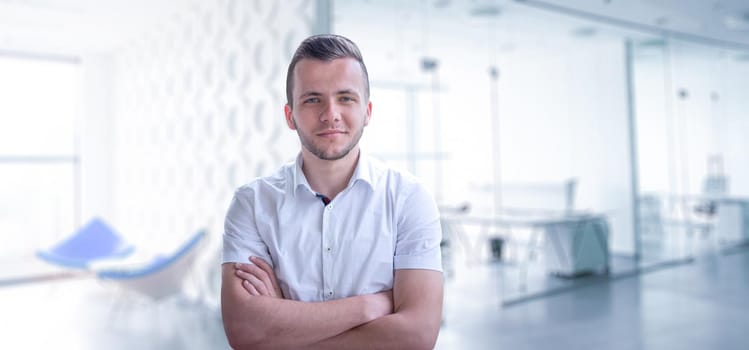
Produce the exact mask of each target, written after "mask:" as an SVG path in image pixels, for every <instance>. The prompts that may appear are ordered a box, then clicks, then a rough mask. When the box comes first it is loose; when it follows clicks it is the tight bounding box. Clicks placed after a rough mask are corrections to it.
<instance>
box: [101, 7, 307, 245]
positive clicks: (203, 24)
mask: <svg viewBox="0 0 749 350" xmlns="http://www.w3.org/2000/svg"><path fill="white" fill-rule="evenodd" d="M315 6H316V3H315V1H314V0H293V1H284V2H281V1H228V0H221V1H193V2H190V3H189V5H188V6H186V7H185V9H184V10H183V11H180V12H179V13H177V14H175V15H174V16H172V17H169V18H164V20H163V22H162V23H161V24H160V25H159V27H157V28H155V29H154V30H150V31H148V32H147V33H146V34H144V35H143V36H142V37H140V38H138V39H137V40H135V41H134V42H132V43H131V44H129V45H127V47H125V48H124V49H123V50H122V51H121V52H119V53H118V54H117V55H116V60H115V71H116V81H115V85H116V95H115V108H114V109H115V123H114V130H115V138H114V149H115V152H114V153H115V162H114V163H115V172H114V184H115V195H114V201H115V213H116V214H115V215H116V223H115V224H116V226H117V227H118V228H120V229H121V230H122V231H123V232H125V233H126V234H127V235H128V236H129V237H131V238H132V239H134V240H136V241H138V240H141V241H143V240H148V241H149V244H151V246H156V245H171V244H172V243H174V242H175V241H177V240H180V239H182V238H183V237H184V236H185V235H187V234H190V233H192V232H194V231H195V230H197V229H199V228H208V229H209V230H210V233H211V237H212V240H213V241H214V242H216V241H218V240H220V237H221V233H222V229H223V218H224V215H225V212H226V209H227V207H228V205H229V201H230V200H231V195H232V193H233V190H234V189H235V188H236V187H238V186H240V185H242V184H244V183H246V182H248V181H250V180H251V179H253V178H254V177H257V176H260V175H265V174H268V173H270V172H272V171H274V170H275V168H277V167H278V166H279V165H281V164H282V163H284V162H286V161H288V160H290V159H292V158H293V157H294V155H295V154H296V151H297V150H298V146H297V145H298V141H296V135H295V134H294V133H293V132H291V131H290V130H288V129H287V128H286V126H285V124H284V122H283V104H284V101H285V97H284V96H285V92H284V83H285V75H286V68H287V65H288V62H289V60H290V56H291V54H292V53H293V50H294V49H295V48H296V46H297V45H298V44H299V42H300V41H301V40H303V39H304V38H305V37H306V36H308V35H309V34H310V33H311V32H312V30H313V29H312V28H319V27H318V25H317V24H316V23H315V16H314V14H315Z"/></svg>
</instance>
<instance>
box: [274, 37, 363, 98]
mask: <svg viewBox="0 0 749 350" xmlns="http://www.w3.org/2000/svg"><path fill="white" fill-rule="evenodd" d="M347 57H350V58H353V59H355V60H356V61H357V62H359V65H360V66H361V69H362V73H363V74H364V85H365V86H364V87H365V89H364V95H365V96H364V97H365V99H366V100H369V74H367V66H365V65H364V59H362V56H361V52H360V51H359V47H358V46H356V44H354V42H353V41H351V40H350V39H348V38H346V37H343V36H341V35H335V34H320V35H313V36H311V37H309V38H307V39H304V41H302V43H301V44H299V47H298V48H297V49H296V52H294V57H293V58H292V59H291V63H289V70H288V72H286V103H287V104H288V105H289V106H290V107H293V104H292V99H293V96H292V90H294V68H295V67H296V65H297V63H299V61H301V60H303V59H305V58H313V59H317V60H322V61H332V60H334V59H337V58H347Z"/></svg>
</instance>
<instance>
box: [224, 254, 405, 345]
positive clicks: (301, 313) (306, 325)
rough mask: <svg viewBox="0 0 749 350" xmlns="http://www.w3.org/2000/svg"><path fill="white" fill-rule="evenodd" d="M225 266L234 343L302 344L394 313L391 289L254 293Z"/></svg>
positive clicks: (227, 316) (228, 330) (226, 299)
mask: <svg viewBox="0 0 749 350" xmlns="http://www.w3.org/2000/svg"><path fill="white" fill-rule="evenodd" d="M232 271H233V268H231V267H228V266H225V269H224V271H223V272H224V282H223V286H222V290H221V300H222V316H223V320H224V328H225V330H226V334H227V337H228V339H229V343H230V345H231V346H232V347H234V348H248V347H251V348H253V349H258V348H264V347H273V348H274V349H278V348H299V347H302V346H305V345H309V344H313V343H315V342H318V341H320V340H323V339H327V338H330V337H333V336H335V335H338V334H340V333H342V332H344V331H346V330H349V329H351V328H354V327H356V326H359V325H361V324H363V323H366V322H369V321H371V320H373V319H375V318H377V317H381V316H383V315H386V314H389V313H391V312H392V296H391V294H390V292H386V293H378V294H370V295H361V296H355V297H350V298H343V299H338V300H332V301H328V302H316V303H315V302H300V301H293V300H284V299H280V298H272V297H266V296H254V295H250V294H249V293H247V292H246V291H245V290H244V288H243V287H242V286H241V283H242V281H241V280H240V279H238V278H236V277H234V276H233V273H232Z"/></svg>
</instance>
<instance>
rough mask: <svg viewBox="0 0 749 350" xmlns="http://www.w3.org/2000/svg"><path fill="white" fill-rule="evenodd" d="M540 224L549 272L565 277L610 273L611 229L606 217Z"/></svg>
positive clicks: (547, 221)
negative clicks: (543, 235) (543, 234)
mask: <svg viewBox="0 0 749 350" xmlns="http://www.w3.org/2000/svg"><path fill="white" fill-rule="evenodd" d="M539 225H540V226H541V227H542V228H543V230H544V233H545V238H546V239H545V240H544V249H543V251H544V257H545V258H546V270H547V271H548V272H549V273H552V274H555V275H557V276H562V277H577V276H581V275H586V274H592V273H596V272H602V273H608V271H609V243H608V242H609V226H608V222H607V220H606V217H605V216H603V215H570V216H566V217H563V218H559V219H557V220H546V221H543V222H540V223H539Z"/></svg>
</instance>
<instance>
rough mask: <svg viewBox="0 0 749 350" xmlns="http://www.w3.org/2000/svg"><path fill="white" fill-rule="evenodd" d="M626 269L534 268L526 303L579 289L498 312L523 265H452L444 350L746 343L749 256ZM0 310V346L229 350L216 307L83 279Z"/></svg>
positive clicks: (8, 290)
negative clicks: (544, 293)
mask: <svg viewBox="0 0 749 350" xmlns="http://www.w3.org/2000/svg"><path fill="white" fill-rule="evenodd" d="M615 260H616V259H615ZM532 265H537V266H538V265H540V266H543V264H536V263H534V264H532ZM631 267H633V266H629V267H628V266H627V261H626V259H624V260H622V261H619V262H616V261H615V262H614V263H613V265H612V268H613V270H612V274H614V275H616V274H617V273H618V272H621V274H620V276H622V278H612V279H603V278H601V277H595V276H593V277H592V278H587V279H585V278H584V279H574V280H567V279H558V278H556V277H543V276H544V274H543V273H540V271H541V270H538V269H537V268H536V267H534V266H530V267H529V270H528V282H527V289H526V292H524V294H522V295H525V296H527V295H530V294H532V292H533V288H537V287H538V286H542V285H543V283H546V285H547V286H550V287H554V288H557V287H560V286H561V287H569V286H575V287H576V288H566V289H565V288H561V289H560V288H557V289H558V290H560V293H558V294H555V295H551V296H548V297H544V298H528V299H527V300H521V301H519V302H515V303H509V305H503V304H508V303H506V301H507V300H508V295H510V297H511V298H515V297H516V295H511V293H510V294H508V293H507V291H509V290H511V289H512V288H517V286H518V285H517V284H516V282H513V281H518V279H517V277H518V276H517V275H516V273H517V269H518V267H517V266H512V265H507V264H505V265H503V264H500V263H474V264H456V266H455V269H454V273H453V275H452V276H451V278H449V279H448V280H447V281H446V293H445V312H444V325H443V327H442V330H441V333H440V337H439V340H438V343H437V348H438V349H513V350H517V349H552V348H553V349H601V348H606V349H745V348H746V344H749V332H746V325H747V324H749V298H747V295H749V293H747V291H749V249H746V248H744V249H738V250H734V251H732V252H729V253H728V254H711V255H710V254H708V255H701V256H699V257H697V258H696V259H695V260H694V261H692V262H690V263H685V264H680V265H676V266H672V267H669V268H663V269H657V270H654V271H652V272H649V273H642V274H632V273H630V274H625V273H624V272H626V271H627V269H628V268H631ZM632 271H634V270H632ZM544 279H545V280H546V282H543V280H544ZM513 283H515V284H514V287H513ZM534 286H535V287H534ZM552 289H553V288H552ZM503 294H504V295H503ZM0 310H2V313H0V329H2V330H3V332H2V333H3V336H2V337H0V348H1V349H46V348H56V349H226V348H228V344H227V342H226V339H225V337H224V333H223V329H222V328H221V322H220V318H219V314H218V311H217V309H216V308H215V306H214V307H206V306H203V305H202V304H199V303H193V302H188V301H177V300H172V301H169V302H165V303H162V304H158V305H154V304H152V303H147V302H145V301H143V300H139V299H134V300H127V299H123V294H122V293H120V292H119V291H116V290H112V289H110V288H108V287H107V286H102V285H99V284H98V283H97V282H96V281H94V280H92V279H90V278H86V277H81V278H75V279H57V280H52V281H50V282H44V283H26V284H19V285H12V286H9V285H6V286H3V287H0Z"/></svg>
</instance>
